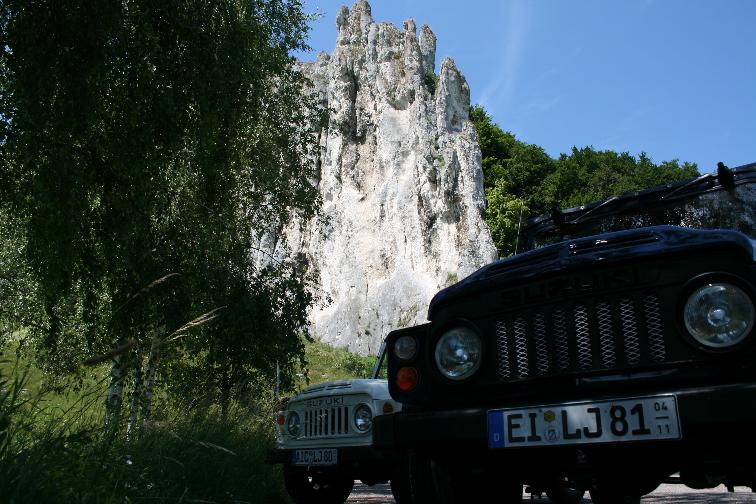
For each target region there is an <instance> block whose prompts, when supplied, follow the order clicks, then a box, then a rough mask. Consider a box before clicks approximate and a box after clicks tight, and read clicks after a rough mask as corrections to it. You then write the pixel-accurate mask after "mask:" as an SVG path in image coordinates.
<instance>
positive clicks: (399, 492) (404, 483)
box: [389, 471, 413, 504]
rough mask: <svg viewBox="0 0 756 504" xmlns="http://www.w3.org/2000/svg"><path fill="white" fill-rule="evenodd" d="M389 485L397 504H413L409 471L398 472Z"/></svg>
mask: <svg viewBox="0 0 756 504" xmlns="http://www.w3.org/2000/svg"><path fill="white" fill-rule="evenodd" d="M389 484H390V485H391V495H393V496H394V500H395V501H396V504H412V502H413V501H412V487H411V485H410V481H409V477H408V475H407V471H396V472H395V473H394V474H393V475H392V476H391V480H389Z"/></svg>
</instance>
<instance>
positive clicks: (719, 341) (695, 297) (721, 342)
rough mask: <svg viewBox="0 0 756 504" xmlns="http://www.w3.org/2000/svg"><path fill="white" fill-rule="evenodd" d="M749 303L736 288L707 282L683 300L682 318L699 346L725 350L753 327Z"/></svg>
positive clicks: (746, 334) (739, 289) (741, 339)
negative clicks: (684, 301) (686, 299)
mask: <svg viewBox="0 0 756 504" xmlns="http://www.w3.org/2000/svg"><path fill="white" fill-rule="evenodd" d="M755 318H756V313H754V307H753V302H752V301H751V298H750V297H749V296H748V294H746V293H745V292H744V291H743V290H742V289H741V288H740V287H736V286H734V285H732V284H727V283H710V284H706V285H704V286H703V287H700V288H699V289H697V290H696V291H695V292H694V293H693V294H691V295H690V297H689V298H688V301H687V302H686V303H685V311H684V313H683V320H684V321H685V328H686V329H687V330H688V332H689V333H690V335H691V336H693V338H695V340H696V341H698V342H699V343H701V344H702V345H704V346H706V347H708V348H713V349H725V348H729V347H731V346H734V345H737V344H738V343H740V342H741V341H743V339H744V338H745V337H746V336H748V334H749V333H750V332H751V329H753V324H754V319H755Z"/></svg>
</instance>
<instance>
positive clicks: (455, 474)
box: [409, 456, 522, 504]
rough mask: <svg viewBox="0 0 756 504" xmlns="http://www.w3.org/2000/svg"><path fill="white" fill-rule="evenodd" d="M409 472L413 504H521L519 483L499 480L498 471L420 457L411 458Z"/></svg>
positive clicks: (503, 479)
mask: <svg viewBox="0 0 756 504" xmlns="http://www.w3.org/2000/svg"><path fill="white" fill-rule="evenodd" d="M409 468H410V471H409V475H410V488H411V494H412V503H413V504H467V503H469V502H496V503H498V504H519V503H521V502H522V483H521V482H519V481H513V480H509V479H506V478H502V476H501V471H499V470H488V468H484V469H475V468H471V467H469V465H467V464H463V463H455V462H452V461H450V460H448V459H442V458H428V457H422V456H414V457H411V458H410V463H409Z"/></svg>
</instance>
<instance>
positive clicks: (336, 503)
mask: <svg viewBox="0 0 756 504" xmlns="http://www.w3.org/2000/svg"><path fill="white" fill-rule="evenodd" d="M284 484H285V485H286V491H287V492H288V494H289V497H291V500H293V501H294V502H295V504H342V503H343V502H344V501H346V500H347V497H349V494H350V493H352V487H353V486H354V479H352V477H351V476H349V475H347V474H344V473H342V472H339V471H327V472H326V471H324V472H316V473H311V472H309V471H307V470H306V469H304V468H300V467H292V466H291V465H289V464H286V465H284Z"/></svg>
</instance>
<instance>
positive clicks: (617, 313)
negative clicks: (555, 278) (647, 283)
mask: <svg viewBox="0 0 756 504" xmlns="http://www.w3.org/2000/svg"><path fill="white" fill-rule="evenodd" d="M496 346H497V350H498V365H497V373H498V378H499V380H501V381H509V380H518V379H527V378H535V377H542V376H549V375H559V374H563V373H574V372H581V371H592V370H601V369H621V368H627V367H633V366H638V365H644V364H651V363H659V362H664V361H665V360H666V359H667V345H666V342H665V339H664V328H663V324H662V319H661V307H660V304H659V297H658V296H657V295H656V294H655V293H653V292H645V293H632V294H626V295H623V296H617V297H614V298H607V299H596V300H589V301H576V302H564V303H559V304H555V305H550V306H546V307H538V308H534V309H530V310H526V311H518V312H513V313H510V314H508V315H506V316H505V317H503V318H502V319H500V320H498V321H497V322H496Z"/></svg>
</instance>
